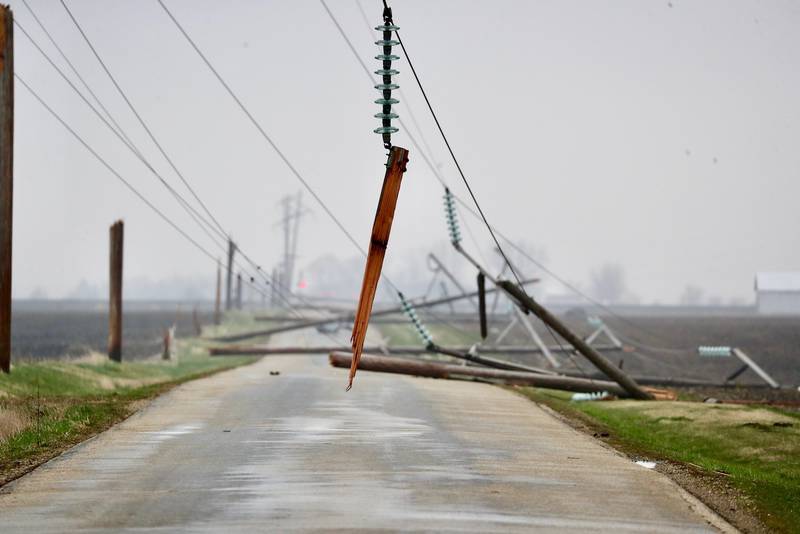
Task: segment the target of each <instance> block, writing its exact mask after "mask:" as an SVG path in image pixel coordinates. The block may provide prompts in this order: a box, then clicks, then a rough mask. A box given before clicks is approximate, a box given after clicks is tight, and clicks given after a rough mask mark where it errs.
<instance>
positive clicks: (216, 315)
mask: <svg viewBox="0 0 800 534" xmlns="http://www.w3.org/2000/svg"><path fill="white" fill-rule="evenodd" d="M221 300H222V264H220V262H219V261H217V293H216V295H215V298H214V324H215V325H219V323H220V322H221V315H222V310H220V306H221V304H222V303H221V302H220V301H221Z"/></svg>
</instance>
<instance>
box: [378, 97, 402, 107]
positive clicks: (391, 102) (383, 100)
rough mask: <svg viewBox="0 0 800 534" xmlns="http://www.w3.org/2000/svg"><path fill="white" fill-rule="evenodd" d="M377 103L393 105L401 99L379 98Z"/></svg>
mask: <svg viewBox="0 0 800 534" xmlns="http://www.w3.org/2000/svg"><path fill="white" fill-rule="evenodd" d="M375 103H376V104H380V105H381V106H393V105H395V104H399V103H400V101H399V100H397V99H396V98H379V99H378V100H376V101H375Z"/></svg>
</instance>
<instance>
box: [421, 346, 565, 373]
mask: <svg viewBox="0 0 800 534" xmlns="http://www.w3.org/2000/svg"><path fill="white" fill-rule="evenodd" d="M427 349H428V352H431V353H435V354H444V355H446V356H452V357H453V358H458V359H459V360H465V361H468V362H472V363H477V364H480V365H485V366H486V367H492V368H494V369H506V370H508V371H523V372H527V373H539V374H546V375H555V374H557V373H555V372H553V371H548V370H546V369H541V368H539V367H531V366H528V365H523V364H521V363H514V362H508V361H503V360H496V359H494V358H487V357H485V356H481V355H480V354H477V353H476V352H474V351H470V350H466V351H457V350H453V349H446V348H444V347H440V346H438V345H436V344H435V343H433V344H431V345H430V346H428V347H427Z"/></svg>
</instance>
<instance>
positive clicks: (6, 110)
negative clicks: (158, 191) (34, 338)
mask: <svg viewBox="0 0 800 534" xmlns="http://www.w3.org/2000/svg"><path fill="white" fill-rule="evenodd" d="M13 159H14V15H13V13H12V12H11V8H10V7H8V6H0V370H2V371H3V372H4V373H9V372H11V241H12V239H11V236H12V233H11V223H12V221H13V207H14V203H13V198H14V166H13Z"/></svg>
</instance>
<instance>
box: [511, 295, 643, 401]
mask: <svg viewBox="0 0 800 534" xmlns="http://www.w3.org/2000/svg"><path fill="white" fill-rule="evenodd" d="M498 286H500V287H501V288H502V289H503V290H505V292H506V293H507V294H508V295H510V296H511V297H513V298H514V300H515V301H516V302H517V303H518V304H519V305H520V306H522V307H523V308H524V309H525V310H527V311H530V312H533V314H534V315H536V317H538V318H539V319H541V320H542V321H543V322H544V323H545V324H547V325H549V326H550V328H552V329H553V330H555V331H556V332H557V333H558V334H559V335H561V337H563V338H564V339H566V340H567V341H568V342H569V344H570V345H572V346H573V347H575V349H576V350H577V351H578V352H580V353H581V354H583V355H584V356H585V357H586V359H587V360H589V361H590V362H592V363H593V364H594V365H595V367H597V368H598V369H599V370H600V371H602V372H603V374H605V375H606V376H607V377H609V378H610V379H612V380H614V381H615V382H616V383H617V384H619V385H620V386H621V387H622V388H623V389H625V391H627V392H628V394H629V395H630V396H631V397H633V398H634V399H642V400H649V399H652V398H653V395H651V394H650V393H648V392H647V391H645V390H643V389H642V388H641V387H640V386H639V384H637V383H636V381H635V380H634V379H633V378H631V377H630V376H628V375H627V374H626V373H624V372H623V371H622V370H621V369H619V368H617V366H616V365H614V364H613V363H611V362H610V361H608V360H607V359H606V357H605V356H603V355H602V354H600V353H599V352H597V350H595V349H594V348H592V347H591V346H590V345H589V344H588V343H586V342H585V341H584V340H583V339H582V338H581V337H580V336H578V335H576V334H575V333H574V332H572V330H570V329H569V328H567V326H566V325H565V324H564V323H562V322H561V321H559V320H558V318H556V316H555V315H553V314H552V313H550V312H549V311H547V309H545V308H544V307H543V306H542V305H541V304H539V303H538V302H536V301H535V300H533V298H531V297H530V296H529V295H528V294H527V293H525V291H524V290H523V289H522V288H521V287H519V286H518V285H516V284H514V283H513V282H509V281H507V280H504V281H499V282H498Z"/></svg>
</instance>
